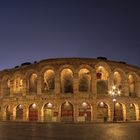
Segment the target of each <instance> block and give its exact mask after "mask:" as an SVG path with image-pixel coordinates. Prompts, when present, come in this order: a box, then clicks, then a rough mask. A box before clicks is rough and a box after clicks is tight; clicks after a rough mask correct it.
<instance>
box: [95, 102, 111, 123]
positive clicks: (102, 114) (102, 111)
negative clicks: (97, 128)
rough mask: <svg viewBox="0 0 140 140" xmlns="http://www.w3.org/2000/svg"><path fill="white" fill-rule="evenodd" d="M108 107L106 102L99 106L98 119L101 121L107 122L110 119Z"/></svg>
mask: <svg viewBox="0 0 140 140" xmlns="http://www.w3.org/2000/svg"><path fill="white" fill-rule="evenodd" d="M108 117H109V116H108V106H107V104H106V103H104V102H100V103H99V104H98V105H97V119H98V120H101V121H107V119H108Z"/></svg>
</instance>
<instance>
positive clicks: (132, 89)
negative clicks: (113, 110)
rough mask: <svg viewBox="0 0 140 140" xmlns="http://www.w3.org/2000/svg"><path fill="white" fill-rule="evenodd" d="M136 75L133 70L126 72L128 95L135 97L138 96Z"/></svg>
mask: <svg viewBox="0 0 140 140" xmlns="http://www.w3.org/2000/svg"><path fill="white" fill-rule="evenodd" d="M138 79H139V78H138V75H137V74H136V73H134V72H129V73H128V74H127V80H128V89H129V96H131V97H137V96H138V86H137V84H138V81H139V80H138Z"/></svg>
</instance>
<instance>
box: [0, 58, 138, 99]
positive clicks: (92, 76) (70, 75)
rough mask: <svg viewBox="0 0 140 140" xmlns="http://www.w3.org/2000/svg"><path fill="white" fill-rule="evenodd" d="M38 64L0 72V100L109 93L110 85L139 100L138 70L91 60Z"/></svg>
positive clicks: (53, 61)
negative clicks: (13, 96)
mask: <svg viewBox="0 0 140 140" xmlns="http://www.w3.org/2000/svg"><path fill="white" fill-rule="evenodd" d="M91 60H92V59H74V58H72V59H55V60H46V61H41V62H40V63H35V64H32V65H27V66H23V67H20V68H15V69H11V70H7V71H2V72H1V73H0V91H1V92H0V93H1V97H5V96H12V95H17V94H18V95H20V94H23V95H32V94H44V93H46V94H47V93H78V92H82V93H86V92H87V93H93V94H97V95H98V94H100V95H104V94H108V91H109V90H110V89H111V87H112V86H113V85H115V86H116V87H117V88H118V89H119V90H121V92H122V95H124V96H131V97H140V75H139V73H140V69H139V68H135V67H131V66H129V65H127V64H122V63H121V64H120V63H116V62H112V61H107V60H104V61H103V60H99V59H97V60H95V59H93V60H92V61H91Z"/></svg>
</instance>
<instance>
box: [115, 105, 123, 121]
mask: <svg viewBox="0 0 140 140" xmlns="http://www.w3.org/2000/svg"><path fill="white" fill-rule="evenodd" d="M115 115H116V120H117V121H123V106H122V104H121V103H116V104H115Z"/></svg>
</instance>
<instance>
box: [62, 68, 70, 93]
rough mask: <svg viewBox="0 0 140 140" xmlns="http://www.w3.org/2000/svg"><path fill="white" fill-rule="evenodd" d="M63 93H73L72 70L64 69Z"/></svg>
mask: <svg viewBox="0 0 140 140" xmlns="http://www.w3.org/2000/svg"><path fill="white" fill-rule="evenodd" d="M61 89H62V93H73V72H72V70H71V69H68V68H66V69H63V70H62V72H61Z"/></svg>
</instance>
